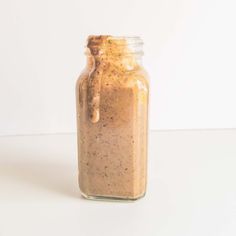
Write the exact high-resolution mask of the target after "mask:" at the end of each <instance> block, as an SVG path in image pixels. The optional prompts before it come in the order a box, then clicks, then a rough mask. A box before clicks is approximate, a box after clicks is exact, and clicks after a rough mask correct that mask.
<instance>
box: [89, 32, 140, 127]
mask: <svg viewBox="0 0 236 236" xmlns="http://www.w3.org/2000/svg"><path fill="white" fill-rule="evenodd" d="M128 46H129V45H128V43H127V40H126V39H125V38H122V37H121V38H119V37H112V36H109V35H106V36H89V38H88V44H87V48H88V49H89V51H90V55H91V56H92V58H93V69H92V71H91V73H90V75H89V81H88V97H87V99H88V115H89V119H90V121H91V122H92V123H97V122H98V121H99V119H100V111H99V106H100V91H101V80H102V77H103V73H107V72H108V71H119V73H125V72H126V71H127V70H133V69H135V68H136V67H138V66H139V64H138V63H137V61H136V57H135V55H134V53H133V52H132V51H131V50H130V49H129V48H128ZM111 79H112V78H111Z"/></svg>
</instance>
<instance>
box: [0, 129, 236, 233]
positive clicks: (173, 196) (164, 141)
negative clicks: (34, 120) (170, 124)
mask: <svg viewBox="0 0 236 236" xmlns="http://www.w3.org/2000/svg"><path fill="white" fill-rule="evenodd" d="M9 235H10V236H13V235H14V236H15V235H18V236H19V235H23V236H28V235H29V236H37V235H39V236H42V235H43V236H47V235H50V236H54V235H57V236H60V235H65V236H67V235H68V236H73V235H76V236H91V235H98V236H100V235H101V236H108V235H109V236H195V235H196V236H211V235H212V236H219V235H222V236H231V235H232V236H235V235H236V130H218V131H217V130H215V131H162V132H152V133H151V135H150V155H149V181H148V192H147V195H146V197H145V198H143V199H141V200H139V201H136V202H134V203H120V202H99V201H88V200H85V199H83V198H81V197H80V193H79V189H78V187H77V157H76V136H75V134H70V135H39V136H15V137H0V236H9Z"/></svg>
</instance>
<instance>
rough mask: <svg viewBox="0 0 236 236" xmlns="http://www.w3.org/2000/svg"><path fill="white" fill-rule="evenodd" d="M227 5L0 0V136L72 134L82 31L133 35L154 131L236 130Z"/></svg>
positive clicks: (235, 30) (214, 0)
mask: <svg viewBox="0 0 236 236" xmlns="http://www.w3.org/2000/svg"><path fill="white" fill-rule="evenodd" d="M235 7H236V4H235V1H233V0H158V1H157V0H119V1H109V0H100V1H92V0H87V1H82V0H67V1H60V0H51V1H46V0H41V1H36V0H21V1H17V0H9V1H3V0H1V1H0V135H8V134H34V133H60V132H74V131H75V127H76V126H75V97H74V85H75V81H76V78H77V77H78V75H79V73H80V72H81V70H82V68H83V67H84V65H85V56H84V55H83V51H84V45H85V40H86V37H87V35H89V34H113V35H140V36H141V37H142V38H143V40H144V43H145V46H144V52H145V57H144V64H145V67H146V69H147V70H148V71H149V74H150V78H151V112H150V116H151V119H150V121H151V124H150V126H151V128H152V129H195V128H201V129H202V128H236V109H235V101H236V93H235V88H236V82H235V79H236V72H235V63H236V43H235V42H236V27H235V23H236V14H235Z"/></svg>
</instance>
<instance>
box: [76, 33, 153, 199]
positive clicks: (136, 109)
mask: <svg viewBox="0 0 236 236" xmlns="http://www.w3.org/2000/svg"><path fill="white" fill-rule="evenodd" d="M142 44H143V43H142V41H141V39H140V38H139V37H113V36H89V37H88V43H87V49H86V55H87V66H86V68H85V70H84V71H83V72H82V74H81V75H80V77H79V79H78V81H77V84H76V102H77V103H76V104H77V105H76V106H77V126H78V161H79V186H80V190H81V193H82V195H83V196H84V197H85V198H88V199H119V200H135V199H138V198H140V197H142V196H144V195H145V192H146V182H147V132H148V127H147V125H148V96H149V95H148V94H149V92H148V90H149V89H148V80H147V74H146V72H145V70H144V69H143V67H142V65H141V57H142V54H143V53H142Z"/></svg>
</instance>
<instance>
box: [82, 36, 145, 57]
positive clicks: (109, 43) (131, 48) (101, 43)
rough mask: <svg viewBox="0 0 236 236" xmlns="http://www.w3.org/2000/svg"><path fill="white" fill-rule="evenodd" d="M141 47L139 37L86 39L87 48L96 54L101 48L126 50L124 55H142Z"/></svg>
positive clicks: (141, 42)
mask: <svg viewBox="0 0 236 236" xmlns="http://www.w3.org/2000/svg"><path fill="white" fill-rule="evenodd" d="M142 47H143V41H142V39H141V38H140V37H139V36H112V35H90V36H88V39H87V48H89V49H90V51H91V52H98V51H99V50H100V49H101V48H103V49H104V48H106V49H111V48H113V49H115V48H123V49H125V50H126V49H127V51H126V54H138V55H143V51H142ZM101 51H102V50H101ZM92 54H93V53H92Z"/></svg>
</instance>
